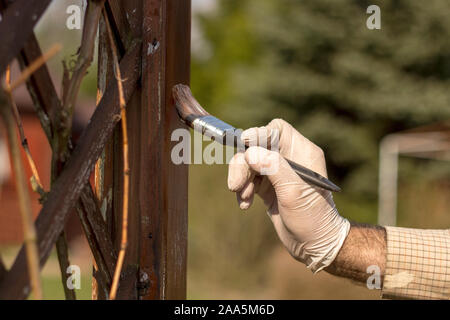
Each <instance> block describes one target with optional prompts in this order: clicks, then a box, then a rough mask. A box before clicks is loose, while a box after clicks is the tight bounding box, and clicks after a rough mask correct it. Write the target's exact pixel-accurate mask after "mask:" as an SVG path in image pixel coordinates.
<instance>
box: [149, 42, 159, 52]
mask: <svg viewBox="0 0 450 320" xmlns="http://www.w3.org/2000/svg"><path fill="white" fill-rule="evenodd" d="M158 48H159V41H154V42H152V43H149V44H148V49H147V55H148V56H149V55H151V54H153V53H155V52H156V50H158Z"/></svg>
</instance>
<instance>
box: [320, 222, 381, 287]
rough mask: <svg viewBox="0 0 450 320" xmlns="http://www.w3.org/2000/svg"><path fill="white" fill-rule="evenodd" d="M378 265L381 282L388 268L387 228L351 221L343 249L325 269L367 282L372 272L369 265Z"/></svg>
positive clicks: (336, 274) (341, 275) (337, 274)
mask: <svg viewBox="0 0 450 320" xmlns="http://www.w3.org/2000/svg"><path fill="white" fill-rule="evenodd" d="M373 265H375V266H378V267H379V268H380V272H381V283H383V275H384V274H385V268H386V230H385V228H383V227H380V226H372V225H367V224H359V223H351V227H350V231H349V234H348V236H347V238H346V239H345V241H344V244H343V245H342V248H341V250H340V251H339V253H338V255H337V256H336V258H335V260H334V261H333V263H332V264H331V265H329V266H328V267H326V268H325V269H324V270H325V271H327V272H328V273H330V274H333V275H335V276H339V277H344V278H349V279H351V280H354V281H356V282H358V283H364V284H365V283H366V281H367V279H368V278H369V277H370V276H371V275H372V273H368V272H367V267H369V266H373Z"/></svg>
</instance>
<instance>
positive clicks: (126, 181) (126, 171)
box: [103, 11, 130, 300]
mask: <svg viewBox="0 0 450 320" xmlns="http://www.w3.org/2000/svg"><path fill="white" fill-rule="evenodd" d="M103 15H104V21H105V24H106V30H107V33H108V38H109V43H110V45H111V52H112V57H113V62H114V74H115V77H116V81H117V90H118V91H119V105H120V115H121V118H122V121H121V123H122V137H123V138H122V139H123V207H122V238H121V241H120V251H119V256H118V258H117V264H116V270H115V271H114V278H113V282H112V285H111V290H110V293H109V298H110V299H111V300H114V299H115V298H116V294H117V288H118V286H119V278H120V274H121V271H122V266H123V260H124V258H125V253H126V248H127V245H128V198H129V197H128V195H129V186H130V166H129V162H128V131H127V114H126V109H125V98H124V94H123V86H122V76H121V73H120V66H119V58H118V57H117V47H116V44H115V42H114V36H113V33H112V30H111V26H110V25H109V20H108V17H107V15H106V11H103Z"/></svg>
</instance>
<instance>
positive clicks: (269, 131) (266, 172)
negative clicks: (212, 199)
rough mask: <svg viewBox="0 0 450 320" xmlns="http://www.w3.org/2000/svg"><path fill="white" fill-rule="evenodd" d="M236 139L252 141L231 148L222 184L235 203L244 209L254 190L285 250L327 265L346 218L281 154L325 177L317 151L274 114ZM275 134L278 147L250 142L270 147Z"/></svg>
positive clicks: (320, 265)
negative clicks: (236, 149)
mask: <svg viewBox="0 0 450 320" xmlns="http://www.w3.org/2000/svg"><path fill="white" fill-rule="evenodd" d="M277 138H279V139H277ZM242 140H243V142H244V143H245V144H246V145H249V146H254V147H250V148H249V149H247V151H246V152H245V153H238V154H236V155H235V156H234V157H233V159H232V160H231V162H230V165H229V173H228V187H229V189H230V190H231V191H233V192H236V194H237V199H238V202H239V206H240V208H241V209H248V208H249V207H250V206H251V204H252V201H253V197H254V194H255V193H257V194H258V195H259V196H260V197H261V198H262V199H263V200H264V203H265V205H266V206H267V213H268V215H269V217H270V218H271V220H272V222H273V225H274V227H275V230H276V232H277V234H278V236H279V238H280V240H281V241H282V243H283V244H284V246H285V247H286V248H287V249H288V251H289V252H290V254H291V255H292V256H293V257H294V258H296V259H297V260H299V261H301V262H303V263H305V264H306V265H307V266H308V267H309V268H310V269H311V270H312V271H313V272H318V271H320V270H322V269H323V268H325V267H327V266H329V265H330V264H331V263H332V262H333V260H334V259H335V258H336V256H337V254H338V252H339V250H340V248H341V247H342V245H343V243H344V240H345V238H346V237H347V235H348V232H349V229H350V223H349V222H348V221H347V219H344V218H342V217H341V216H340V215H339V213H338V211H337V209H336V206H335V205H334V202H333V196H332V194H331V192H330V191H327V190H323V189H320V188H318V187H315V186H312V185H310V184H308V183H306V182H305V181H303V180H302V178H300V177H299V176H298V175H297V174H296V173H295V172H294V171H293V170H292V169H291V167H290V166H289V164H288V163H287V162H286V160H285V159H284V158H287V159H290V160H292V161H294V162H297V163H298V164H301V165H303V166H305V167H307V168H309V169H311V170H313V171H316V172H317V173H319V174H321V175H322V176H324V177H327V171H326V165H325V158H324V155H323V151H322V150H321V149H320V148H319V147H318V146H316V145H315V144H313V143H312V142H311V141H309V140H308V139H306V138H305V137H304V136H302V135H301V134H300V133H299V132H298V131H296V130H295V129H294V128H293V127H292V126H291V125H290V124H288V123H287V122H285V121H283V120H280V119H275V120H273V121H271V122H270V123H269V124H268V125H267V126H265V127H260V128H252V129H248V130H246V131H244V132H243V134H242ZM277 140H279V141H278V147H279V152H276V151H269V150H267V149H265V148H261V147H258V146H256V145H261V144H263V145H267V144H268V145H269V147H270V146H271V147H273V146H274V144H276V142H277ZM283 157H284V158H283Z"/></svg>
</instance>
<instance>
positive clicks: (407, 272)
mask: <svg viewBox="0 0 450 320" xmlns="http://www.w3.org/2000/svg"><path fill="white" fill-rule="evenodd" d="M386 233H387V257H386V273H385V277H384V283H383V290H382V297H383V298H393V299H450V229H449V230H421V229H409V228H398V227H386Z"/></svg>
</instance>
